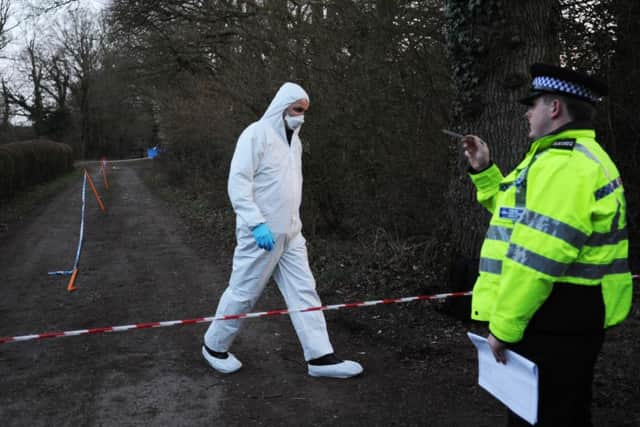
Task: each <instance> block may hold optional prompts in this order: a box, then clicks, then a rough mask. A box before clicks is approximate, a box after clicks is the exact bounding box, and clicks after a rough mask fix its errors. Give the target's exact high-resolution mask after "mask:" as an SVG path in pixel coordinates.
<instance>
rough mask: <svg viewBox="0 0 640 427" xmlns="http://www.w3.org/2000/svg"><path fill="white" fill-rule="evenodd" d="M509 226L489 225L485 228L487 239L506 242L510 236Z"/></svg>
mask: <svg viewBox="0 0 640 427" xmlns="http://www.w3.org/2000/svg"><path fill="white" fill-rule="evenodd" d="M512 231H513V230H512V229H511V228H507V227H502V226H500V225H491V226H489V230H487V237H486V238H487V239H490V240H500V241H501V242H508V241H509V239H510V238H511V232H512Z"/></svg>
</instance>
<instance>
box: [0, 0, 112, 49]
mask: <svg viewBox="0 0 640 427" xmlns="http://www.w3.org/2000/svg"><path fill="white" fill-rule="evenodd" d="M10 1H11V9H10V14H9V15H10V16H9V22H8V25H7V28H9V29H10V31H9V33H8V35H9V39H10V40H11V42H10V43H9V45H8V46H7V47H6V48H5V49H4V50H3V51H2V52H1V54H0V55H1V56H2V57H4V58H7V57H11V56H14V55H15V54H16V53H17V52H19V51H20V50H22V48H23V47H24V45H25V41H26V39H27V38H28V37H29V36H30V35H31V34H33V31H34V30H35V29H36V28H37V29H38V34H44V33H46V31H43V30H44V29H45V28H46V27H47V26H49V25H51V24H53V23H54V22H56V20H59V19H63V17H64V15H65V12H66V11H67V10H69V8H74V7H86V8H91V9H93V10H94V11H99V10H101V9H104V8H105V7H106V6H107V5H108V4H109V3H110V2H111V0H75V1H74V2H73V3H72V4H71V5H69V6H65V7H60V8H58V9H56V10H55V11H52V12H48V13H46V14H44V15H41V16H39V17H33V12H32V10H31V8H30V7H29V5H30V4H35V5H40V4H44V3H45V2H42V1H38V0H10Z"/></svg>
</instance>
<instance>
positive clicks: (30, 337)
mask: <svg viewBox="0 0 640 427" xmlns="http://www.w3.org/2000/svg"><path fill="white" fill-rule="evenodd" d="M469 295H471V291H468V292H449V293H444V294H435V295H419V296H415V297H405V298H389V299H381V300H375V301H363V302H352V303H346V304H334V305H321V306H317V307H306V308H298V309H291V310H286V309H284V310H271V311H261V312H256V313H243V314H229V315H223V316H212V317H197V318H195V319H186V320H168V321H164V322H149V323H137V324H134V325H122V326H106V327H102V328H90V329H78V330H75V331H65V332H44V333H40V334H32V335H22V336H15V337H4V338H0V344H6V343H10V342H17V341H30V340H42V339H46V338H62V337H72V336H76V335H93V334H102V333H107V332H124V331H128V330H131V329H148V328H161V327H165V326H176V325H192V324H195V323H205V322H211V321H213V320H232V319H249V318H252V317H265V316H279V315H283V314H289V313H304V312H308V311H325V310H339V309H342V308H356V307H366V306H372V305H378V304H397V303H402V302H411V301H428V300H439V299H445V298H451V297H462V296H469Z"/></svg>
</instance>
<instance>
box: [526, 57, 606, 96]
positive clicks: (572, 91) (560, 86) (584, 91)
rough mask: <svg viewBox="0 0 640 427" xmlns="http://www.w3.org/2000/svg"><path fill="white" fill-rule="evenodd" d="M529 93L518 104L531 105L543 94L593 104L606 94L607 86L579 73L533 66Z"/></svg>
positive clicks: (547, 66)
mask: <svg viewBox="0 0 640 427" xmlns="http://www.w3.org/2000/svg"><path fill="white" fill-rule="evenodd" d="M531 77H533V81H532V82H531V91H530V92H529V94H528V95H527V96H525V97H524V98H522V99H520V100H519V102H520V103H521V104H525V105H532V104H533V100H534V99H536V98H537V97H539V96H540V95H543V94H545V93H556V94H559V95H567V96H571V97H574V98H577V99H580V100H582V101H587V102H589V103H591V104H595V103H597V102H599V101H600V99H601V98H602V97H603V96H605V95H606V94H607V85H606V84H605V83H603V82H601V81H600V80H598V79H596V78H594V77H591V76H589V75H588V74H585V73H581V72H579V71H573V70H570V69H568V68H562V67H558V66H556V65H547V64H533V65H532V66H531Z"/></svg>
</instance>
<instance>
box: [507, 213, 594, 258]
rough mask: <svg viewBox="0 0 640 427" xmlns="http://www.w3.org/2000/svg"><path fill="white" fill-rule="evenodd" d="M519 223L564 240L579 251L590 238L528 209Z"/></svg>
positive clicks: (569, 226) (571, 227)
mask: <svg viewBox="0 0 640 427" xmlns="http://www.w3.org/2000/svg"><path fill="white" fill-rule="evenodd" d="M518 222H519V223H522V224H524V225H527V226H529V227H531V228H533V229H534V230H538V231H541V232H543V233H545V234H548V235H550V236H553V237H557V238H558V239H561V240H564V241H565V242H567V243H569V244H570V245H571V246H573V247H575V248H577V249H580V248H581V247H582V245H584V242H585V241H586V240H587V238H588V237H589V236H588V235H587V234H585V233H583V232H582V231H580V230H578V229H577V228H575V227H573V226H571V225H569V224H566V223H564V222H561V221H558V220H557V219H553V218H551V217H549V216H546V215H542V214H539V213H536V212H533V211H530V210H528V209H527V210H525V211H524V213H523V214H522V216H521V217H520V219H519V220H518Z"/></svg>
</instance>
